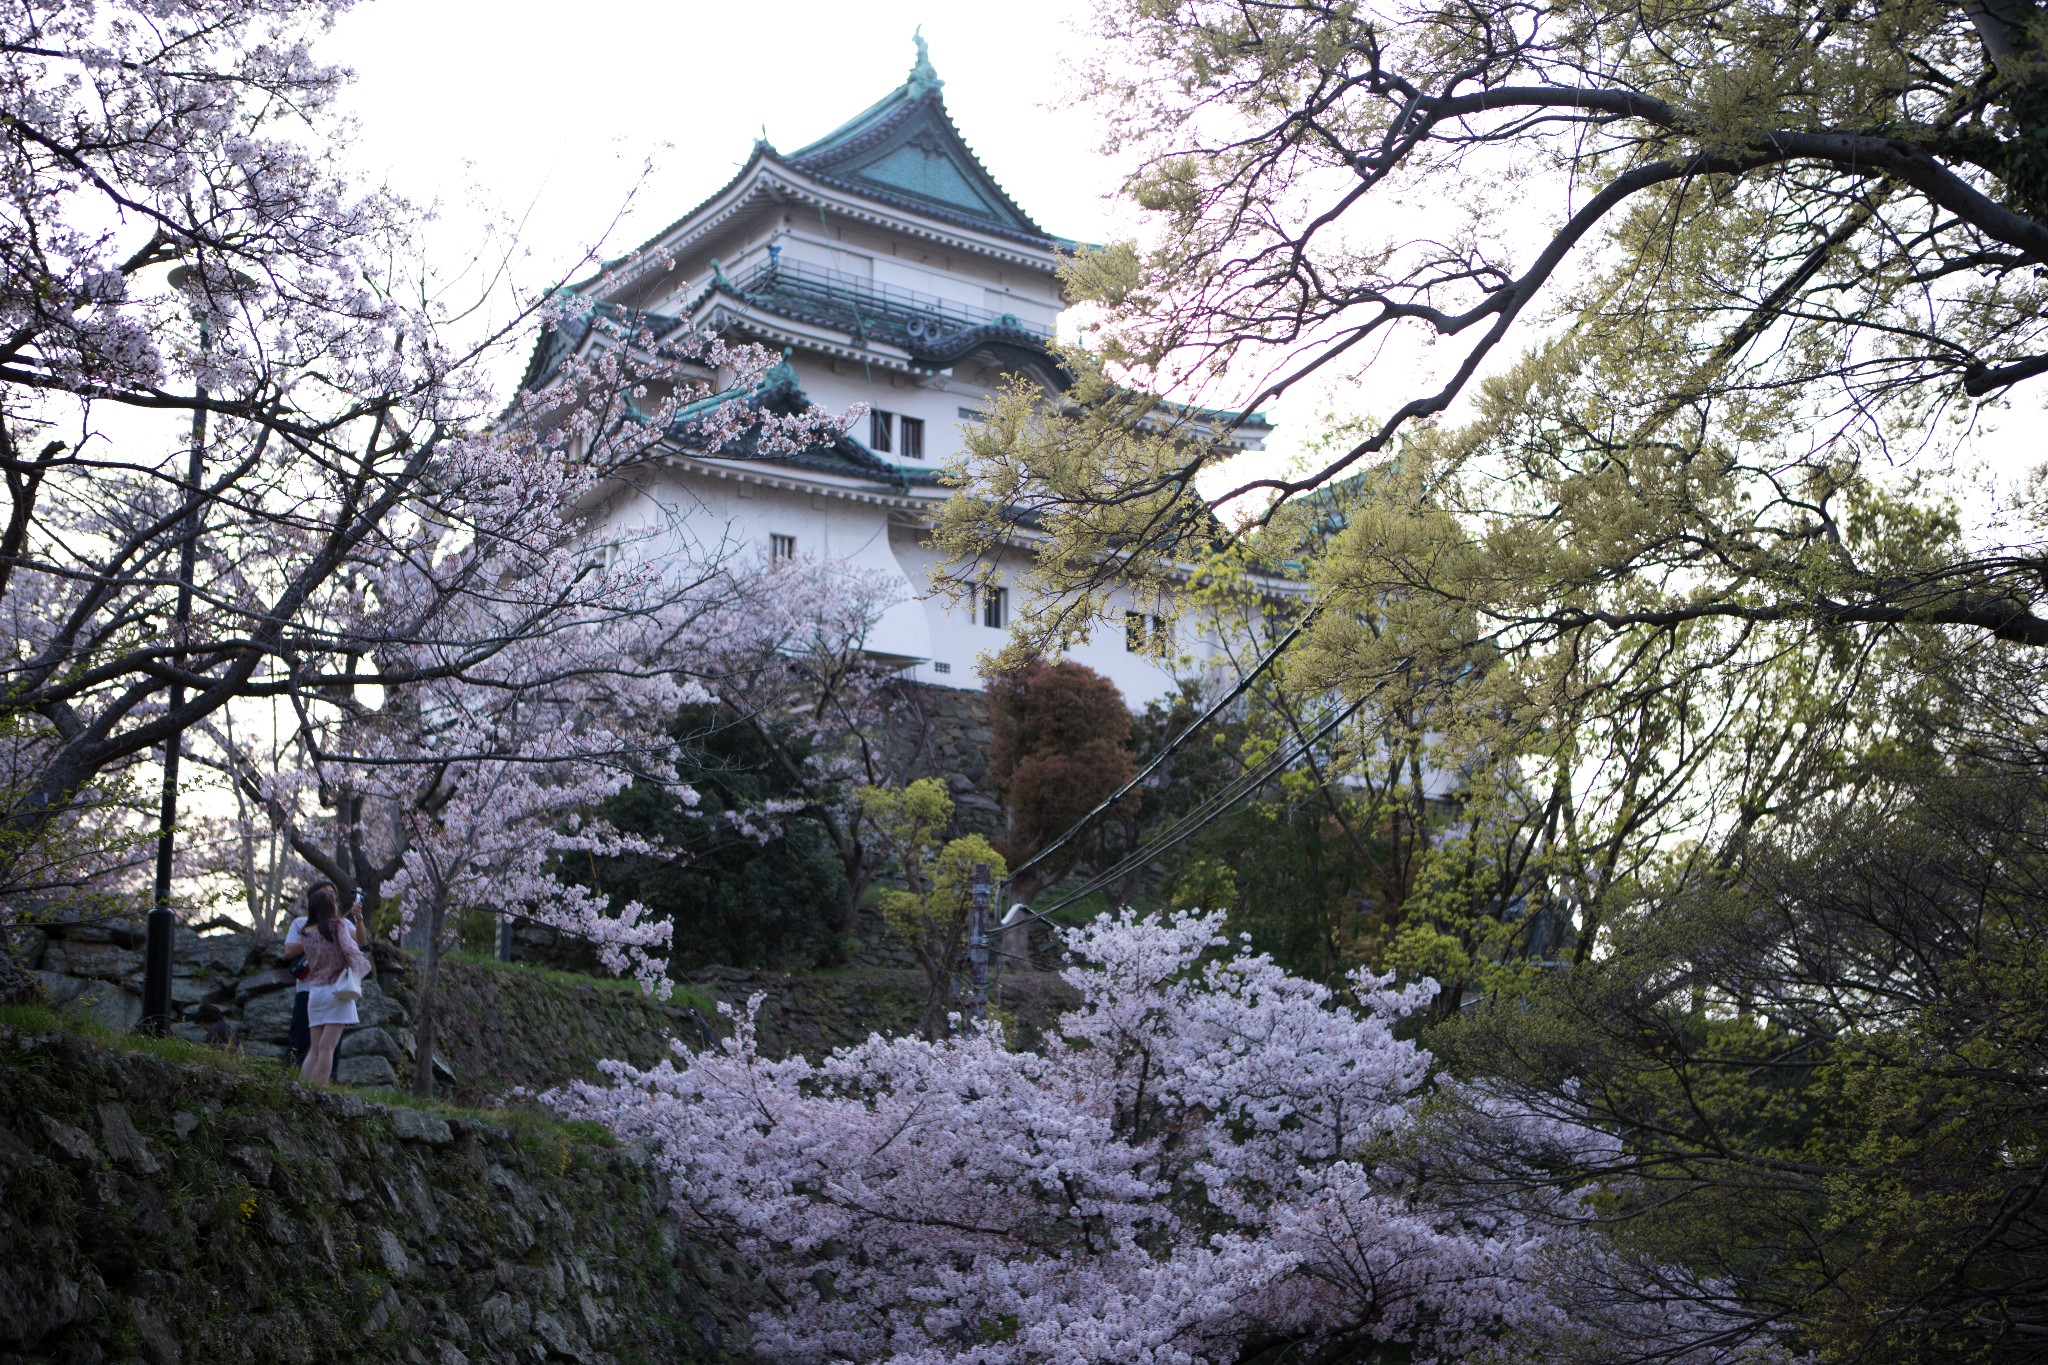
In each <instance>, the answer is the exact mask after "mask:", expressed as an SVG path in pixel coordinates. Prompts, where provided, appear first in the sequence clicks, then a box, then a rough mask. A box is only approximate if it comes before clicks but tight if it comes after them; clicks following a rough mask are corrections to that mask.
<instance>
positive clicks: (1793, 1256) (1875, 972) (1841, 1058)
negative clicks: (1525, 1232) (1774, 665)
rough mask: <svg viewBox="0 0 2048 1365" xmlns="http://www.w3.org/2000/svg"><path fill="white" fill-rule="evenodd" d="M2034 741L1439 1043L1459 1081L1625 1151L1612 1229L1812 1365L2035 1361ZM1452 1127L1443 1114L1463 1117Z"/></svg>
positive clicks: (1696, 903)
mask: <svg viewBox="0 0 2048 1365" xmlns="http://www.w3.org/2000/svg"><path fill="white" fill-rule="evenodd" d="M2038 733H2039V732H2038V730H2036V731H2035V732H2034V735H2033V736H2032V737H2030V738H2024V739H2022V741H2021V743H2020V744H2019V745H2017V746H2011V747H2007V746H2008V743H2009V742H2008V740H2007V737H2005V736H1997V737H1993V738H1992V739H1991V741H1990V744H1991V745H1995V746H1997V747H2002V748H2005V753H2004V754H2002V755H2001V754H1997V753H1992V754H1988V755H1987V754H1986V753H1985V752H1984V748H1985V747H1987V746H1981V745H1976V744H1972V745H1971V746H1970V747H1973V748H1977V749H1978V752H1976V753H1974V754H1973V753H1967V752H1965V753H1949V754H1929V753H1925V752H1923V753H1921V754H1919V755H1913V754H1903V755H1900V756H1898V757H1896V758H1894V759H1892V760H1891V761H1889V762H1888V763H1886V764H1885V765H1883V766H1882V767H1881V768H1879V769H1877V770H1875V771H1873V772H1872V774H1871V775H1870V777H1869V779H1868V780H1867V782H1866V783H1865V784H1864V785H1863V786H1862V787H1860V788H1859V789H1858V790H1857V791H1856V792H1855V793H1854V794H1852V795H1851V796H1849V797H1847V798H1845V799H1844V800H1843V801H1842V802H1840V803H1838V804H1836V805H1835V806H1833V807H1832V808H1830V809H1829V810H1827V811H1824V812H1820V813H1817V814H1816V816H1815V818H1813V819H1812V820H1811V821H1809V822H1808V823H1807V824H1806V825H1805V826H1803V827H1801V828H1799V829H1796V830H1792V829H1788V830H1782V831H1778V832H1775V833H1773V834H1772V835H1771V836H1770V837H1768V838H1759V839H1758V840H1756V841H1755V842H1753V843H1752V844H1751V845H1750V846H1748V847H1747V848H1746V849H1745V850H1744V851H1743V853H1742V854H1741V856H1740V857H1739V858H1737V859H1736V860H1735V861H1734V862H1733V863H1732V865H1730V866H1728V867H1727V868H1725V869H1720V870H1715V869H1707V868H1700V867H1697V866H1695V867H1693V868H1691V869H1686V870H1674V873H1673V875H1672V876H1671V878H1670V880H1669V881H1668V882H1667V883H1666V884H1665V885H1663V886H1661V887H1658V888H1646V894H1645V896H1644V898H1643V903H1642V904H1641V905H1640V906H1639V907H1638V908H1636V909H1635V910H1634V911H1632V912H1631V913H1630V914H1628V915H1626V916H1621V917H1618V918H1617V919H1616V920H1615V921H1614V922H1613V923H1612V924H1611V925H1610V927H1609V931H1608V934H1607V936H1606V940H1607V951H1605V952H1604V953H1602V954H1601V955H1599V956H1597V957H1595V958H1593V959H1591V960H1589V961H1587V962H1585V963H1582V964H1580V965H1579V966H1577V967H1574V968H1572V969H1570V970H1569V971H1562V972H1554V973H1549V974H1545V975H1544V976H1542V977H1541V978H1540V979H1534V980H1531V981H1528V982H1526V983H1523V985H1522V988H1521V989H1520V990H1519V991H1518V992H1517V994H1516V995H1515V997H1514V998H1512V999H1509V998H1508V997H1506V996H1502V997H1499V1004H1498V1005H1497V1006H1496V1007H1494V1008H1490V1009H1482V1010H1478V1011H1472V1012H1468V1013H1467V1014H1465V1015H1464V1016H1462V1017H1460V1018H1458V1019H1457V1020H1455V1021H1452V1022H1450V1023H1447V1024H1444V1025H1442V1026H1440V1027H1439V1028H1438V1029H1437V1030H1436V1031H1435V1032H1434V1034H1433V1036H1432V1042H1433V1044H1434V1045H1435V1046H1436V1047H1437V1048H1438V1049H1439V1050H1440V1052H1441V1053H1442V1054H1443V1055H1445V1056H1446V1057H1447V1058H1448V1059H1450V1061H1451V1062H1452V1064H1453V1065H1454V1066H1456V1067H1458V1068H1459V1069H1461V1070H1464V1071H1467V1072H1469V1073H1473V1074H1480V1075H1485V1076H1488V1077H1489V1078H1491V1083H1492V1084H1494V1085H1495V1086H1505V1087H1507V1088H1508V1089H1509V1091H1510V1092H1511V1093H1513V1094H1515V1095H1518V1096H1522V1097H1525V1098H1526V1099H1528V1100H1529V1101H1530V1102H1533V1103H1538V1104H1541V1105H1544V1106H1546V1107H1547V1108H1548V1109H1550V1110H1551V1111H1553V1112H1560V1111H1561V1112H1566V1113H1571V1114H1573V1115H1574V1116H1576V1117H1579V1118H1581V1119H1583V1120H1584V1121H1589V1122H1591V1123H1593V1124H1595V1125H1597V1126H1598V1127H1600V1128H1602V1129H1605V1130H1607V1131H1610V1132H1614V1133H1617V1134H1619V1135H1620V1136H1621V1138H1622V1139H1623V1141H1624V1142H1625V1144H1626V1148H1625V1151H1624V1153H1623V1155H1622V1156H1621V1158H1620V1159H1619V1160H1618V1161H1615V1162H1612V1163H1606V1164H1604V1165H1595V1166H1594V1167H1591V1168H1589V1169H1587V1170H1586V1171H1584V1172H1582V1173H1581V1178H1592V1177H1595V1176H1606V1177H1608V1178H1609V1179H1610V1181H1611V1182H1612V1183H1610V1185H1609V1194H1608V1195H1607V1196H1606V1197H1607V1199H1608V1200H1609V1212H1610V1213H1611V1214H1612V1215H1613V1216H1614V1217H1616V1218H1617V1219H1619V1220H1620V1224H1621V1226H1623V1227H1624V1228H1625V1229H1627V1230H1628V1234H1629V1235H1630V1236H1632V1237H1633V1238H1635V1239H1636V1240H1637V1241H1638V1242H1639V1243H1640V1244H1641V1245H1643V1246H1644V1247H1645V1248H1646V1249H1649V1250H1651V1251H1654V1252H1655V1253H1656V1254H1659V1255H1667V1256H1678V1257H1681V1258H1683V1259H1686V1260H1689V1261H1691V1262H1693V1263H1695V1264H1701V1265H1709V1266H1712V1267H1715V1268H1716V1269H1717V1270H1718V1271H1720V1272H1721V1273H1725V1274H1728V1275H1729V1276H1731V1277H1732V1278H1733V1279H1734V1281H1735V1282H1736V1284H1737V1285H1738V1286H1739V1288H1740V1290H1741V1292H1742V1293H1743V1295H1744V1296H1745V1298H1746V1300H1747V1301H1749V1302H1751V1303H1752V1304H1755V1305H1757V1307H1758V1309H1759V1311H1764V1312H1770V1313H1773V1314H1776V1315H1778V1316H1779V1317H1781V1318H1782V1319H1783V1320H1784V1321H1786V1322H1789V1323H1792V1324H1795V1325H1796V1326H1797V1328H1798V1331H1799V1333H1800V1337H1801V1344H1803V1345H1804V1346H1805V1347H1807V1348H1809V1349H1812V1350H1815V1351H1817V1352H1818V1353H1819V1354H1820V1356H1821V1358H1822V1359H1824V1360H1830V1361H1833V1360H1841V1361H1851V1360H1856V1361H1860V1360H1886V1361H1903V1362H1922V1361H1925V1362H1930V1363H1931V1362H1935V1361H1947V1360H1983V1361H2003V1360H2015V1361H2016V1360H2020V1359H2024V1358H2027V1357H2028V1353H2029V1352H2030V1351H2031V1350H2032V1349H2033V1348H2032V1345H2031V1343H2030V1339H2029V1330H2028V1329H2029V1325H2030V1324H2032V1323H2034V1322H2039V1321H2041V1320H2042V1315H2043V1314H2044V1313H2048V1294H2044V1292H2043V1290H2042V1285H2043V1284H2044V1283H2048V1278H2044V1272H2048V1216H2044V1214H2043V1212H2042V1210H2041V1207H2040V1203H2039V1196H2040V1192H2041V1191H2042V1190H2043V1189H2044V1188H2048V1121H2044V1117H2043V1114H2042V1110H2041V1106H2040V1104H2039V1102H2038V1096H2039V1077H2040V1076H2041V1075H2042V1074H2044V1072H2048V994H2044V993H2043V992H2042V990H2041V982H2042V981H2043V980H2044V979H2048V908H2044V907H2048V803H2044V800H2043V796H2042V792H2041V789H2040V787H2039V784H2038V771H2039V765H2040V762H2041V753H2040V750H2039V747H2038ZM1453 1121H1455V1120H1453Z"/></svg>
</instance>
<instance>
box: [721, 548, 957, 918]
mask: <svg viewBox="0 0 2048 1365" xmlns="http://www.w3.org/2000/svg"><path fill="white" fill-rule="evenodd" d="M902 586H903V585H902V580H901V579H900V578H895V577H893V576H891V575H887V574H883V573H877V572H874V571H871V570H866V569H862V568H859V567H857V566H854V565H849V564H844V563H836V562H831V561H820V560H813V559H809V558H803V557H799V558H793V559H785V560H776V561H771V562H769V563H767V564H765V565H762V566H760V567H759V569H758V571H757V572H755V573H754V574H752V575H748V576H744V577H742V578H741V579H740V580H739V582H738V583H737V585H736V590H735V592H734V593H733V594H732V595H731V596H730V597H729V598H728V599H726V600H725V602H724V604H723V605H722V606H721V607H720V608H719V609H718V610H717V612H716V613H715V614H714V615H713V616H710V617H708V618H707V619H706V620H705V621H704V623H703V625H702V626H701V627H700V628H699V629H698V630H697V631H696V633H695V638H696V639H697V640H698V641H700V642H701V644H700V646H699V647H698V648H696V649H693V650H691V651H688V652H687V653H686V655H685V656H684V658H683V661H682V662H683V665H684V666H685V667H686V668H687V669H688V670H689V672H690V676H691V677H692V679H693V680H694V681H696V682H697V683H698V684H699V685H700V686H702V687H703V688H704V689H705V691H706V692H707V693H708V694H709V696H710V697H711V699H712V700H713V702H714V703H715V715H716V717H717V722H716V723H722V724H736V725H743V726H745V727H747V728H748V729H749V730H750V731H752V732H753V734H754V736H755V737H756V738H757V739H758V740H759V741H760V743H761V746H762V747H763V748H764V749H765V751H766V752H768V753H769V754H770V755H772V761H773V762H774V763H776V764H777V765H778V766H779V767H780V768H781V770H782V773H783V776H785V777H786V778H787V779H788V781H789V787H790V790H791V791H792V792H793V793H794V794H793V795H792V796H790V797H787V798H784V799H782V800H781V801H779V802H776V803H772V804H771V805H768V806H762V807H757V808H752V809H748V810H745V811H742V812H736V813H735V815H734V818H735V820H736V821H737V822H738V823H739V824H740V825H741V827H742V828H743V829H745V830H746V831H747V832H749V833H751V834H753V835H754V836H755V837H757V838H761V839H764V840H765V839H768V838H772V837H775V836H776V835H777V834H778V833H779V832H780V830H781V829H782V828H783V825H784V822H786V821H788V820H791V819H805V820H812V821H815V822H816V823H817V824H818V826H819V828H821V829H822V830H823V832H824V835H825V838H826V840H827V841H828V842H829V843H830V845H831V847H832V850H833V852H834V854H835V855H836V857H837V859H838V861H839V867H840V872H841V875H842V876H843V877H844V879H845V883H846V887H847V894H846V899H845V900H844V902H843V903H842V904H841V905H840V906H839V907H838V915H837V923H836V925H835V928H836V931H837V932H836V935H835V937H836V940H837V946H836V947H835V949H834V951H835V952H839V953H843V951H844V946H845V943H846V940H847V938H848V936H849V935H851V933H852V932H853V929H854V922H855V917H856V915H857V914H858V911H859V909H860V906H861V904H862V900H863V896H864V894H865V892H866V890H867V887H868V885H869V884H870V882H871V881H872V880H873V878H874V875H875V873H876V871H877V870H878V869H879V868H880V866H881V865H882V863H883V862H884V861H885V860H886V859H887V857H888V856H889V854H888V850H887V849H886V847H884V846H883V844H882V842H881V841H879V840H878V839H877V838H876V837H875V832H874V830H873V828H872V826H871V825H869V824H866V823H864V822H863V821H862V820H861V816H860V812H861V802H860V792H861V789H862V788H864V787H875V786H891V785H897V784H900V783H902V782H904V781H906V780H907V779H909V778H910V777H912V776H913V775H915V773H916V771H917V770H918V765H919V762H920V760H922V759H923V758H925V757H926V754H925V742H926V739H927V725H926V722H925V717H924V712H923V709H922V706H921V705H920V702H919V700H918V696H917V693H916V690H915V689H912V688H906V687H904V686H903V685H902V679H901V677H900V675H899V670H898V668H897V666H896V665H893V664H891V663H889V662H888V661H887V660H884V659H878V658H876V657H875V656H874V655H873V654H871V653H870V652H869V651H868V648H867V644H868V635H869V633H870V632H871V631H872V630H873V629H874V627H875V625H876V623H877V622H878V621H880V619H881V617H882V614H883V613H884V612H885V611H887V610H888V609H889V608H890V607H891V606H893V605H894V604H895V603H896V602H897V601H898V600H900V594H901V592H902Z"/></svg>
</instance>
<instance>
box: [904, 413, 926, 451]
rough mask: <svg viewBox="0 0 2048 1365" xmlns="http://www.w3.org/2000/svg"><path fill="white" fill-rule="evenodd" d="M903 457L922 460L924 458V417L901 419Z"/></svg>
mask: <svg viewBox="0 0 2048 1365" xmlns="http://www.w3.org/2000/svg"><path fill="white" fill-rule="evenodd" d="M903 458H904V459H906V460H922V459H923V458H924V418H922V417H906V418H904V419H903Z"/></svg>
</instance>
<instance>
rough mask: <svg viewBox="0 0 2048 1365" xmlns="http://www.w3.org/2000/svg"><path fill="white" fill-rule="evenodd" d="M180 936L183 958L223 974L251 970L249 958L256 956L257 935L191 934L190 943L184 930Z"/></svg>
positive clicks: (237, 974)
mask: <svg viewBox="0 0 2048 1365" xmlns="http://www.w3.org/2000/svg"><path fill="white" fill-rule="evenodd" d="M178 937H179V939H180V942H179V943H178V958H179V960H180V961H183V962H189V963H191V964H192V966H194V967H196V968H202V969H204V970H207V971H212V972H217V973H219V974H220V975H222V976H241V975H243V974H244V973H245V972H247V971H248V970H249V959H250V958H252V957H254V956H255V955H256V945H257V939H256V936H255V935H254V934H236V933H225V934H192V935H191V937H190V941H189V942H187V941H185V938H186V936H185V935H184V934H182V933H181V934H180V935H179V936H178ZM264 965H268V964H264Z"/></svg>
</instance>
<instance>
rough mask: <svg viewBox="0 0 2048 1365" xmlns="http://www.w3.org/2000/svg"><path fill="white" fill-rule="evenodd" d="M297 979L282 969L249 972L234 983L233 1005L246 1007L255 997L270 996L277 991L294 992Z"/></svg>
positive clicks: (271, 968)
mask: <svg viewBox="0 0 2048 1365" xmlns="http://www.w3.org/2000/svg"><path fill="white" fill-rule="evenodd" d="M298 984H299V979H298V978H297V977H295V976H293V975H292V974H291V973H290V972H288V971H286V970H285V969H284V968H282V967H265V968H264V969H263V970H261V971H258V972H251V973H249V975H247V976H245V977H243V978H242V979H241V980H240V981H237V982H236V983H235V1003H236V1004H237V1005H247V1004H248V1002H249V1001H250V1000H251V999H253V998H254V997H256V996H260V995H271V994H274V993H275V992H277V991H282V990H295V989H297V987H298Z"/></svg>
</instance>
